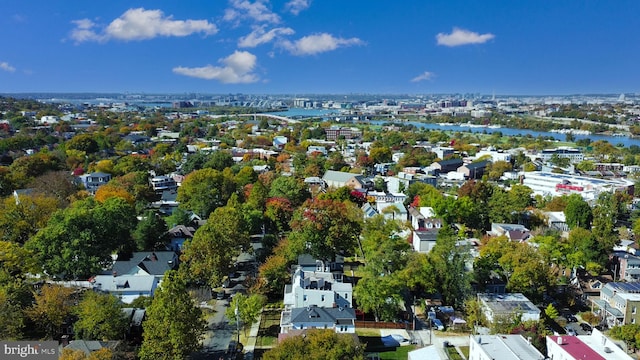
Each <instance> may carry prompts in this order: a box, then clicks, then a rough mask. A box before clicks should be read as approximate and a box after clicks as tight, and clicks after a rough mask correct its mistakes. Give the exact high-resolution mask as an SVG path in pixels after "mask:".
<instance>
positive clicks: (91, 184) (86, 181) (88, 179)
mask: <svg viewBox="0 0 640 360" xmlns="http://www.w3.org/2000/svg"><path fill="white" fill-rule="evenodd" d="M78 180H79V181H80V183H82V185H84V188H85V189H86V190H87V191H88V192H90V193H91V194H95V193H96V191H97V190H98V188H99V187H100V186H102V185H105V184H106V183H108V182H109V181H111V174H107V173H103V172H94V173H91V174H84V175H80V176H78Z"/></svg>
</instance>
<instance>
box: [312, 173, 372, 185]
mask: <svg viewBox="0 0 640 360" xmlns="http://www.w3.org/2000/svg"><path fill="white" fill-rule="evenodd" d="M322 180H324V182H325V183H326V184H327V187H334V188H340V187H343V186H348V187H350V188H352V189H364V188H366V187H368V185H369V182H370V180H369V181H368V180H367V179H366V178H365V177H364V176H363V175H358V174H352V173H348V172H343V171H334V170H327V172H325V173H324V176H322Z"/></svg>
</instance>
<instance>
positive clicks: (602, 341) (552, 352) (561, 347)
mask: <svg viewBox="0 0 640 360" xmlns="http://www.w3.org/2000/svg"><path fill="white" fill-rule="evenodd" d="M547 357H548V358H549V359H566V360H574V359H575V360H578V359H580V360H582V359H589V360H631V359H633V358H632V357H631V356H629V355H627V354H626V353H625V351H624V350H622V349H620V348H619V347H618V345H616V344H615V343H614V342H613V341H612V340H611V339H609V338H608V337H606V336H604V334H602V333H601V332H600V331H598V329H593V332H592V333H591V335H578V336H547Z"/></svg>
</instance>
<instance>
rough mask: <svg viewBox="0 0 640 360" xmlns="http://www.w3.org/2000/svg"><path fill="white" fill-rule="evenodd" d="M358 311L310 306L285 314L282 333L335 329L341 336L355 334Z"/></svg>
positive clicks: (283, 314)
mask: <svg viewBox="0 0 640 360" xmlns="http://www.w3.org/2000/svg"><path fill="white" fill-rule="evenodd" d="M355 320H356V311H355V310H354V309H353V308H342V307H339V308H322V307H317V306H308V307H305V308H294V309H291V312H288V313H287V312H283V313H282V318H281V329H280V332H281V333H283V334H286V333H288V332H289V331H291V330H307V329H333V330H334V331H335V332H336V333H340V334H354V333H355V332H356V326H355Z"/></svg>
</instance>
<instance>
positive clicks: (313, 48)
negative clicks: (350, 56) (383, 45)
mask: <svg viewBox="0 0 640 360" xmlns="http://www.w3.org/2000/svg"><path fill="white" fill-rule="evenodd" d="M354 45H364V42H363V41H362V40H360V39H358V38H350V39H345V38H337V37H334V36H333V35H331V34H327V33H321V34H314V35H309V36H305V37H303V38H300V39H298V40H296V41H293V42H292V41H289V40H284V41H282V42H281V43H280V46H282V47H284V48H285V49H286V50H287V51H289V52H290V53H291V54H293V55H314V54H319V53H323V52H327V51H332V50H335V49H337V48H339V47H346V46H354Z"/></svg>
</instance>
